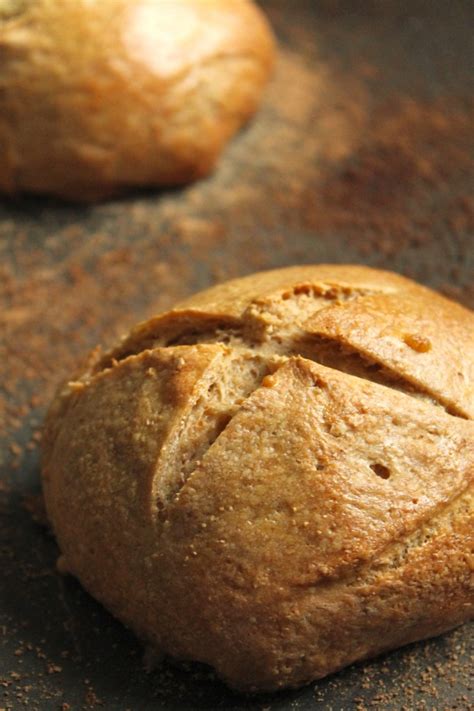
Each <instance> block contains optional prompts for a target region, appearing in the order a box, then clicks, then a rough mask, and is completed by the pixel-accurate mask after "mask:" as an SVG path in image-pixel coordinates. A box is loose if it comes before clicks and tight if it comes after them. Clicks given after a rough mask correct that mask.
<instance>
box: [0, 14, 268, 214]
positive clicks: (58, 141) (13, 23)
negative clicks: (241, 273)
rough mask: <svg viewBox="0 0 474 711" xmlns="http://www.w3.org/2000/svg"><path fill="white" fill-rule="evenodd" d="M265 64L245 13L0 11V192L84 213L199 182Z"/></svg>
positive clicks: (245, 114) (238, 121) (258, 18)
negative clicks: (83, 207) (121, 198)
mask: <svg viewBox="0 0 474 711" xmlns="http://www.w3.org/2000/svg"><path fill="white" fill-rule="evenodd" d="M272 61H273V39H272V34H271V31H270V29H269V26H268V24H267V22H266V20H265V19H264V17H263V15H262V13H261V12H260V11H259V10H258V8H257V7H256V6H255V5H254V4H253V3H252V2H251V0H225V2H222V0H164V1H163V0H0V191H1V192H5V193H10V194H14V193H17V192H21V191H30V192H38V193H49V194H53V195H58V196H60V197H63V198H67V199H71V200H83V201H87V200H97V199H101V198H105V197H109V196H110V195H114V194H116V193H119V192H121V191H123V190H125V189H127V188H130V187H140V186H156V185H176V184H182V183H186V182H188V181H191V180H194V179H195V178H198V177H200V176H203V175H206V174H207V173H208V172H209V171H210V170H211V169H212V168H213V166H214V164H215V162H216V159H217V157H218V155H219V153H220V151H221V149H222V147H223V146H224V144H225V143H226V141H227V140H228V139H229V138H230V136H231V135H232V134H233V133H234V132H235V131H236V130H237V129H238V128H239V127H240V126H241V125H242V124H243V123H244V122H245V121H246V120H247V119H248V118H249V117H250V116H251V115H252V114H253V113H254V111H255V110H256V108H257V105H258V102H259V99H260V95H261V92H262V88H263V86H264V84H265V82H266V80H267V78H268V75H269V72H270V69H271V65H272Z"/></svg>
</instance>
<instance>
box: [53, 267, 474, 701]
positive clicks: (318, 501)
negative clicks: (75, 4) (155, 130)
mask: <svg viewBox="0 0 474 711" xmlns="http://www.w3.org/2000/svg"><path fill="white" fill-rule="evenodd" d="M473 356H474V317H473V315H472V313H470V312H469V311H467V310H466V309H464V308H462V307H461V306H459V305H457V304H455V303H453V302H450V301H448V300H447V299H445V298H443V297H441V296H440V295H438V294H436V293H434V292H432V291H430V290H428V289H426V288H424V287H421V286H419V285H416V284H415V283H413V282H411V281H409V280H407V279H405V278H403V277H401V276H397V275H395V274H390V273H386V272H380V271H375V270H371V269H368V268H364V267H355V266H347V267H345V266H331V265H321V266H314V267H294V268H289V269H282V270H278V271H274V272H266V273H261V274H255V275H252V276H249V277H246V278H244V279H240V280H235V281H232V282H228V283H226V284H223V285H221V286H218V287H215V288H213V289H210V290H208V291H205V292H202V293H201V294H197V295H196V296H194V297H192V298H191V299H188V300H187V301H185V302H183V303H182V304H180V305H178V306H177V307H176V308H175V309H174V310H172V311H170V312H168V313H165V314H161V315H159V316H156V317H154V318H152V319H150V320H148V321H147V322H145V323H143V324H140V325H138V326H137V327H136V328H135V329H134V331H132V333H131V334H130V335H129V336H127V337H126V338H124V339H123V341H122V342H121V343H120V344H119V345H118V346H117V347H116V348H114V349H113V350H112V351H110V352H109V353H106V354H100V353H98V354H96V355H95V357H94V358H93V359H92V361H91V363H90V365H89V367H88V368H87V370H86V372H84V373H82V374H79V375H78V376H77V377H76V378H75V379H74V380H73V381H71V382H69V383H68V384H67V385H65V386H64V387H63V388H62V390H61V391H60V392H59V394H58V396H57V398H56V399H55V401H54V403H53V404H52V407H51V410H50V413H49V416H48V420H47V423H46V428H45V436H44V467H43V475H44V491H45V497H46V503H47V509H48V513H49V516H50V519H51V522H52V525H53V528H54V530H55V533H56V535H57V538H58V541H59V545H60V547H61V550H62V552H63V558H62V566H63V567H64V568H66V569H68V570H69V571H70V572H72V573H73V574H74V575H76V576H77V577H78V578H79V579H80V580H81V582H82V583H83V585H84V586H85V587H86V588H87V589H88V590H89V591H90V592H91V593H92V594H93V595H94V596H95V597H97V598H98V599H99V600H100V601H102V602H103V603H104V605H106V606H107V607H108V608H109V609H110V610H111V611H112V612H113V613H114V614H115V615H116V616H117V617H118V618H120V619H121V620H123V621H124V622H125V623H126V624H127V625H129V626H130V627H131V628H132V629H134V630H135V631H136V632H137V634H138V635H139V636H141V637H142V638H143V639H145V640H148V641H149V642H151V643H152V644H153V645H155V646H156V647H157V648H159V649H160V650H162V651H164V652H166V653H168V654H170V655H173V656H175V657H178V658H183V659H195V660H199V661H201V662H205V663H208V664H210V665H212V666H213V667H214V668H215V669H216V670H217V672H218V673H219V674H220V675H221V676H222V677H223V678H224V679H226V680H227V681H228V683H230V684H231V685H233V686H234V687H236V688H239V689H244V690H253V691H255V690H271V689H276V688H281V687H285V686H297V685H300V684H303V683H305V682H308V681H310V680H312V679H315V678H318V677H322V676H324V675H326V674H329V673H331V672H333V671H335V670H337V669H339V668H341V667H343V666H344V665H347V664H349V663H351V662H353V661H355V660H358V659H362V658H365V657H368V656H371V655H375V654H378V653H380V652H382V651H384V650H388V649H392V648H394V647H396V646H399V645H401V644H405V643H407V642H411V641H414V640H417V639H421V638H424V637H428V636H431V635H435V634H438V633H440V632H442V631H444V630H447V629H450V628H452V627H454V626H456V625H458V624H460V623H462V622H463V621H465V620H467V619H469V618H471V617H472V613H473V608H474V590H473V568H472V565H473V554H474V535H473V524H474V517H473V485H472V480H473V476H474V421H473V419H474V418H473V415H474V389H473V388H474V371H473V363H474V357H473Z"/></svg>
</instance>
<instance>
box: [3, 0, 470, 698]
mask: <svg viewBox="0 0 474 711" xmlns="http://www.w3.org/2000/svg"><path fill="white" fill-rule="evenodd" d="M262 4H263V5H264V6H265V8H266V9H267V11H268V13H269V15H270V18H271V20H272V22H273V24H274V27H275V29H276V32H277V34H278V37H279V40H280V60H279V65H278V68H277V71H276V74H275V78H274V80H273V84H272V86H271V87H270V89H269V91H268V93H267V95H266V100H265V105H264V107H263V109H262V111H261V112H260V114H259V115H258V116H257V118H256V119H255V121H254V122H253V123H252V124H251V125H250V126H249V127H248V128H247V129H246V130H245V131H243V132H242V133H241V134H240V135H239V136H238V137H237V138H236V140H234V141H233V143H232V144H231V146H230V147H229V149H228V151H227V152H226V153H225V155H224V157H223V159H222V161H221V163H220V164H219V169H218V170H217V172H216V173H215V175H214V176H212V177H211V178H209V179H208V180H205V181H202V182H201V183H199V184H197V185H195V186H192V187H190V188H188V189H185V190H182V191H181V190H176V191H168V192H163V193H159V192H144V193H141V194H135V195H133V196H131V197H128V198H127V199H124V200H122V201H115V202H112V203H108V204H104V205H99V206H95V207H77V206H68V205H61V204H57V203H55V202H54V201H51V200H40V199H32V198H29V199H25V200H21V201H15V202H6V201H4V202H3V203H0V298H1V301H0V309H1V310H0V324H1V328H2V340H1V342H0V363H1V365H0V368H1V369H2V375H1V386H2V399H1V403H2V404H1V405H0V416H1V417H2V418H3V427H2V432H1V437H2V448H1V451H0V466H1V480H0V537H1V542H0V543H1V544H0V565H1V568H0V570H1V574H0V576H1V577H0V709H1V708H5V709H21V708H23V707H25V706H27V707H28V708H31V709H62V710H63V711H68V710H69V709H82V708H94V707H101V706H102V707H105V708H107V709H117V710H119V711H125V709H130V710H131V711H139V710H142V709H157V710H166V711H171V710H174V709H176V710H177V709H206V710H210V709H234V710H235V711H237V710H240V709H255V710H257V709H258V710H259V711H263V710H264V709H266V710H268V711H270V710H271V711H274V710H276V709H279V710H283V709H284V710H287V709H288V710H289V709H301V710H303V709H312V708H321V709H334V710H338V711H339V710H343V709H360V710H362V709H364V708H370V709H410V710H411V709H436V710H437V711H438V710H441V709H446V710H447V709H450V710H451V709H469V708H473V707H474V703H473V695H472V678H470V673H471V669H472V653H473V642H472V626H465V627H464V628H462V629H460V630H457V631H454V632H452V633H450V634H448V635H445V636H443V637H441V638H439V639H436V640H432V641H428V642H424V643H419V644H415V645H411V646H410V647H408V648H405V649H402V650H399V651H397V652H395V653H393V654H390V655H387V656H384V657H383V658H380V659H377V660H375V661H371V662H368V663H364V664H360V665H355V666H353V667H351V668H349V669H347V670H345V671H343V672H342V673H340V674H337V675H335V676H333V677H331V678H329V679H327V680H323V681H321V682H319V683H316V684H312V685H310V686H308V687H306V688H304V689H301V690H298V691H292V692H284V693H281V694H277V695H273V696H264V697H262V696H260V697H254V698H246V697H242V696H238V695H236V694H232V693H231V692H229V691H228V690H227V689H226V688H225V687H224V686H223V685H222V684H221V683H220V682H219V681H217V680H215V679H214V677H213V675H212V673H211V672H210V671H209V670H207V669H204V668H202V667H196V666H192V665H191V666H189V667H179V666H178V667H176V666H173V665H172V664H169V663H166V664H164V665H163V666H161V667H159V668H158V669H156V670H155V671H153V672H151V673H145V672H144V670H143V669H144V668H143V651H142V648H141V647H140V645H139V644H138V643H137V642H136V641H135V639H134V638H133V637H132V636H131V635H129V634H128V632H127V631H126V630H124V629H123V628H122V627H121V625H119V624H118V623H117V622H115V621H114V620H113V619H112V618H111V617H110V616H109V615H108V614H107V613H106V612H105V611H104V610H103V609H102V608H101V607H100V606H99V605H97V604H96V603H95V602H94V601H93V600H92V599H91V598H90V597H88V596H87V595H86V594H85V593H84V592H83V591H82V590H81V588H80V586H79V585H78V584H77V583H76V582H75V581H74V580H72V579H68V578H61V577H59V576H57V575H56V574H55V572H54V562H55V558H56V555H57V548H56V545H55V543H54V540H53V539H52V538H51V537H50V536H49V535H48V533H47V531H46V530H45V529H44V528H43V527H42V526H41V525H40V524H38V523H35V521H34V520H33V518H32V515H31V511H33V514H34V515H35V516H36V517H37V516H38V515H40V511H39V508H38V500H37V499H36V498H35V495H36V494H37V493H38V491H39V481H38V452H37V448H36V444H37V439H38V435H37V434H36V432H37V428H38V424H39V422H40V419H41V415H42V413H43V411H44V407H45V403H46V402H47V399H48V398H49V397H50V395H51V392H52V389H53V387H54V383H55V382H57V381H59V380H60V379H61V378H62V377H63V376H65V375H66V374H67V373H68V371H69V370H70V368H71V367H72V366H73V364H74V362H76V360H77V358H78V357H79V355H80V354H81V353H83V352H84V351H85V350H86V349H87V348H89V347H91V346H93V345H95V343H96V342H98V341H99V340H106V341H107V340H112V339H113V338H114V337H115V336H116V335H117V334H118V333H120V332H122V331H123V330H125V329H126V328H127V327H128V326H129V325H130V324H132V323H133V322H134V321H135V320H137V319H138V318H143V317H145V316H147V315H148V314H150V313H151V312H152V311H153V310H155V309H157V308H158V309H159V308H164V307H166V306H168V305H169V304H171V303H172V302H173V301H174V300H175V299H176V298H180V297H183V296H185V295H187V294H189V293H191V292H192V291H195V290H196V289H199V288H202V287H205V286H207V285H209V284H211V283H214V282H215V281H218V280H220V279H223V278H227V277H230V276H237V275H241V274H246V273H249V272H251V271H254V270H255V269H263V268H271V267H276V266H280V265H286V264H293V263H311V262H320V261H326V262H328V261H329V262H365V263H369V264H372V265H376V266H383V267H386V268H389V269H395V270H398V271H401V272H403V273H406V274H408V275H411V276H414V277H415V278H417V279H419V280H420V281H422V282H424V283H426V284H429V285H432V286H434V287H436V288H438V289H441V290H443V291H444V292H446V293H448V294H449V295H451V296H454V297H455V298H458V299H459V300H461V301H462V302H464V303H465V304H467V305H469V306H471V307H472V306H474V289H473V274H474V269H473V267H474V254H473V252H474V250H473V205H472V194H473V187H474V185H473V173H474V166H473V159H472V156H473V155H474V145H473V139H472V133H473V131H472V119H473V112H472V110H473V103H472V97H473V82H474V72H473V66H474V65H473V55H472V41H471V39H472V38H471V33H472V27H473V26H474V24H473V23H474V11H473V8H474V6H473V4H472V3H471V2H469V1H467V2H460V1H459V2H453V1H452V2H449V3H446V2H442V1H440V2H436V1H435V0H432V1H430V2H413V1H412V2H391V1H390V0H386V1H385V2H370V0H366V1H365V2H358V1H356V0H339V1H337V0H333V1H331V2H329V0H327V1H325V2H323V1H321V2H316V1H314V2H310V1H306V2H305V1H304V0H301V1H300V2H291V3H290V2H287V1H285V0H269V1H268V2H264V3H262ZM0 159H1V157H0Z"/></svg>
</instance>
